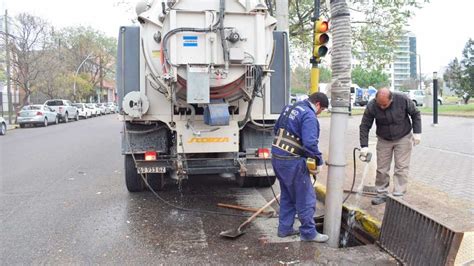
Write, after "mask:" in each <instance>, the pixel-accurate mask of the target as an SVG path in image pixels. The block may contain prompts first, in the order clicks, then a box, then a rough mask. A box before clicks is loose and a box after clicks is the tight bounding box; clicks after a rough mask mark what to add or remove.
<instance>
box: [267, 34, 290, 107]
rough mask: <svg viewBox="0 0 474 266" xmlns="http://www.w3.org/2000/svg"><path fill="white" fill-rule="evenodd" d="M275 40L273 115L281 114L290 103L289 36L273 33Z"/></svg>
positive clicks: (272, 84) (272, 79) (271, 81)
mask: <svg viewBox="0 0 474 266" xmlns="http://www.w3.org/2000/svg"><path fill="white" fill-rule="evenodd" d="M273 38H274V40H275V53H274V55H273V56H274V58H273V62H272V65H271V66H270V69H272V70H274V71H275V72H274V73H272V76H271V79H270V84H271V88H272V93H271V99H270V100H271V105H270V106H271V113H272V114H279V113H280V112H281V110H282V109H283V106H285V105H287V104H289V102H290V55H289V47H288V34H287V33H286V32H284V31H275V32H273Z"/></svg>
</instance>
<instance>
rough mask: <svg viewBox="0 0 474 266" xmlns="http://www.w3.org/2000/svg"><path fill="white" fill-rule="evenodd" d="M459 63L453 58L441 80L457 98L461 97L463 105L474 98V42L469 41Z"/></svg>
mask: <svg viewBox="0 0 474 266" xmlns="http://www.w3.org/2000/svg"><path fill="white" fill-rule="evenodd" d="M462 55H463V58H462V60H461V62H459V60H458V59H457V58H454V60H453V61H451V63H449V65H448V67H447V69H446V72H445V73H444V75H443V79H444V81H445V82H446V85H448V86H449V87H451V88H452V89H453V90H454V91H455V93H456V94H457V95H458V96H461V97H463V99H464V103H465V104H467V103H468V102H469V98H471V97H473V96H474V40H472V39H469V40H468V41H467V43H466V45H465V46H464V49H463V52H462Z"/></svg>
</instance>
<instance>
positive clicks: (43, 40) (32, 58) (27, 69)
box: [8, 13, 51, 108]
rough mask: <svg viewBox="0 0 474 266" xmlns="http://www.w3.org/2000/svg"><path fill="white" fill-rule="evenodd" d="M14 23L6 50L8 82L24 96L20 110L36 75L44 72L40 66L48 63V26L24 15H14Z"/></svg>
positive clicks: (26, 99)
mask: <svg viewBox="0 0 474 266" xmlns="http://www.w3.org/2000/svg"><path fill="white" fill-rule="evenodd" d="M15 21H16V23H15V26H14V30H13V33H12V35H13V36H14V40H15V42H14V43H12V45H11V47H8V48H9V49H11V50H12V60H11V62H12V70H13V75H12V77H11V80H12V82H13V83H14V84H16V85H17V86H18V87H19V88H20V89H22V90H23V91H24V93H25V95H24V96H23V98H22V100H21V107H22V106H24V105H25V104H27V103H28V99H29V97H30V95H31V94H32V92H33V91H34V89H35V85H36V83H37V81H38V78H39V76H40V75H41V73H42V72H44V71H46V69H45V68H42V67H41V65H48V62H49V60H50V58H48V56H47V54H48V51H49V49H50V45H51V40H50V36H51V34H50V28H51V27H50V26H49V24H48V23H47V22H46V21H44V20H43V19H41V18H40V17H36V16H33V15H30V14H27V13H21V14H19V15H17V16H16V19H15ZM21 107H20V108H21Z"/></svg>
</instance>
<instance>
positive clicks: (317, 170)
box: [308, 167, 321, 176]
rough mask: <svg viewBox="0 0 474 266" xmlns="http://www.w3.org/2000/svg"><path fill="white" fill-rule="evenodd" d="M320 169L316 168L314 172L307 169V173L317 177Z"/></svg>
mask: <svg viewBox="0 0 474 266" xmlns="http://www.w3.org/2000/svg"><path fill="white" fill-rule="evenodd" d="M320 168H321V167H317V168H316V169H314V170H309V169H308V171H309V173H310V174H311V175H313V176H317V175H319V172H320V170H319V169H320Z"/></svg>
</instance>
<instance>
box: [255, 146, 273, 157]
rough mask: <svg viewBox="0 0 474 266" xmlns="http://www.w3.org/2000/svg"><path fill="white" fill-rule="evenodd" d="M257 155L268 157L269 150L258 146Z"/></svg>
mask: <svg viewBox="0 0 474 266" xmlns="http://www.w3.org/2000/svg"><path fill="white" fill-rule="evenodd" d="M257 156H258V157H260V158H269V157H270V150H269V149H267V148H260V149H258V150H257Z"/></svg>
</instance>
